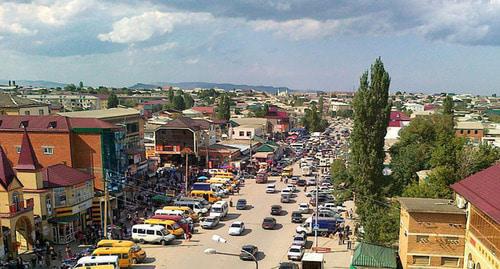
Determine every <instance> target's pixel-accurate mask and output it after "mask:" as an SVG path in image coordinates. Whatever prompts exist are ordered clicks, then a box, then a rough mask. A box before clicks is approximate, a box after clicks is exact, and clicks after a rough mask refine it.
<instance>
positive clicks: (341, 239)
mask: <svg viewBox="0 0 500 269" xmlns="http://www.w3.org/2000/svg"><path fill="white" fill-rule="evenodd" d="M343 244H344V233H342V232H341V231H339V245H343Z"/></svg>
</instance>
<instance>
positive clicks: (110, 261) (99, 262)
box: [73, 255, 120, 269]
mask: <svg viewBox="0 0 500 269" xmlns="http://www.w3.org/2000/svg"><path fill="white" fill-rule="evenodd" d="M97 266H111V267H109V268H113V269H118V268H120V265H119V262H118V256H117V255H113V256H85V257H81V258H80V259H78V261H77V262H76V265H75V266H74V267H73V268H82V269H83V268H88V267H90V268H93V267H97ZM99 268H100V267H99ZM106 269H108V268H106Z"/></svg>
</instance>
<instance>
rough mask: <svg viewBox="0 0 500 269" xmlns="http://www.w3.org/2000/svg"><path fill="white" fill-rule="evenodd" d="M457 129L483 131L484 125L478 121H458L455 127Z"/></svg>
mask: <svg viewBox="0 0 500 269" xmlns="http://www.w3.org/2000/svg"><path fill="white" fill-rule="evenodd" d="M455 129H465V130H467V129H473V130H477V129H479V130H482V129H484V126H483V124H482V123H480V122H478V121H457V123H456V125H455Z"/></svg>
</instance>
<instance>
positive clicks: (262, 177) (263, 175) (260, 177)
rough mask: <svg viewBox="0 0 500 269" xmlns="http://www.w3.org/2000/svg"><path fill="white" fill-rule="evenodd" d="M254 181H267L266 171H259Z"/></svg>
mask: <svg viewBox="0 0 500 269" xmlns="http://www.w3.org/2000/svg"><path fill="white" fill-rule="evenodd" d="M255 183H267V172H266V171H259V172H258V173H257V177H256V178H255Z"/></svg>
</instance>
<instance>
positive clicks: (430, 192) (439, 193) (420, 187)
mask: <svg viewBox="0 0 500 269" xmlns="http://www.w3.org/2000/svg"><path fill="white" fill-rule="evenodd" d="M428 177H429V178H428V183H419V182H417V181H414V182H412V183H411V184H410V185H408V186H407V187H406V188H405V190H404V192H403V196H406V197H419V198H443V199H451V198H452V194H453V192H452V191H451V189H450V188H449V187H448V186H449V185H450V184H453V183H455V181H456V180H457V177H456V175H455V173H454V171H453V169H452V168H450V167H446V166H440V167H436V168H435V169H433V170H432V172H431V173H430V174H429V175H428Z"/></svg>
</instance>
